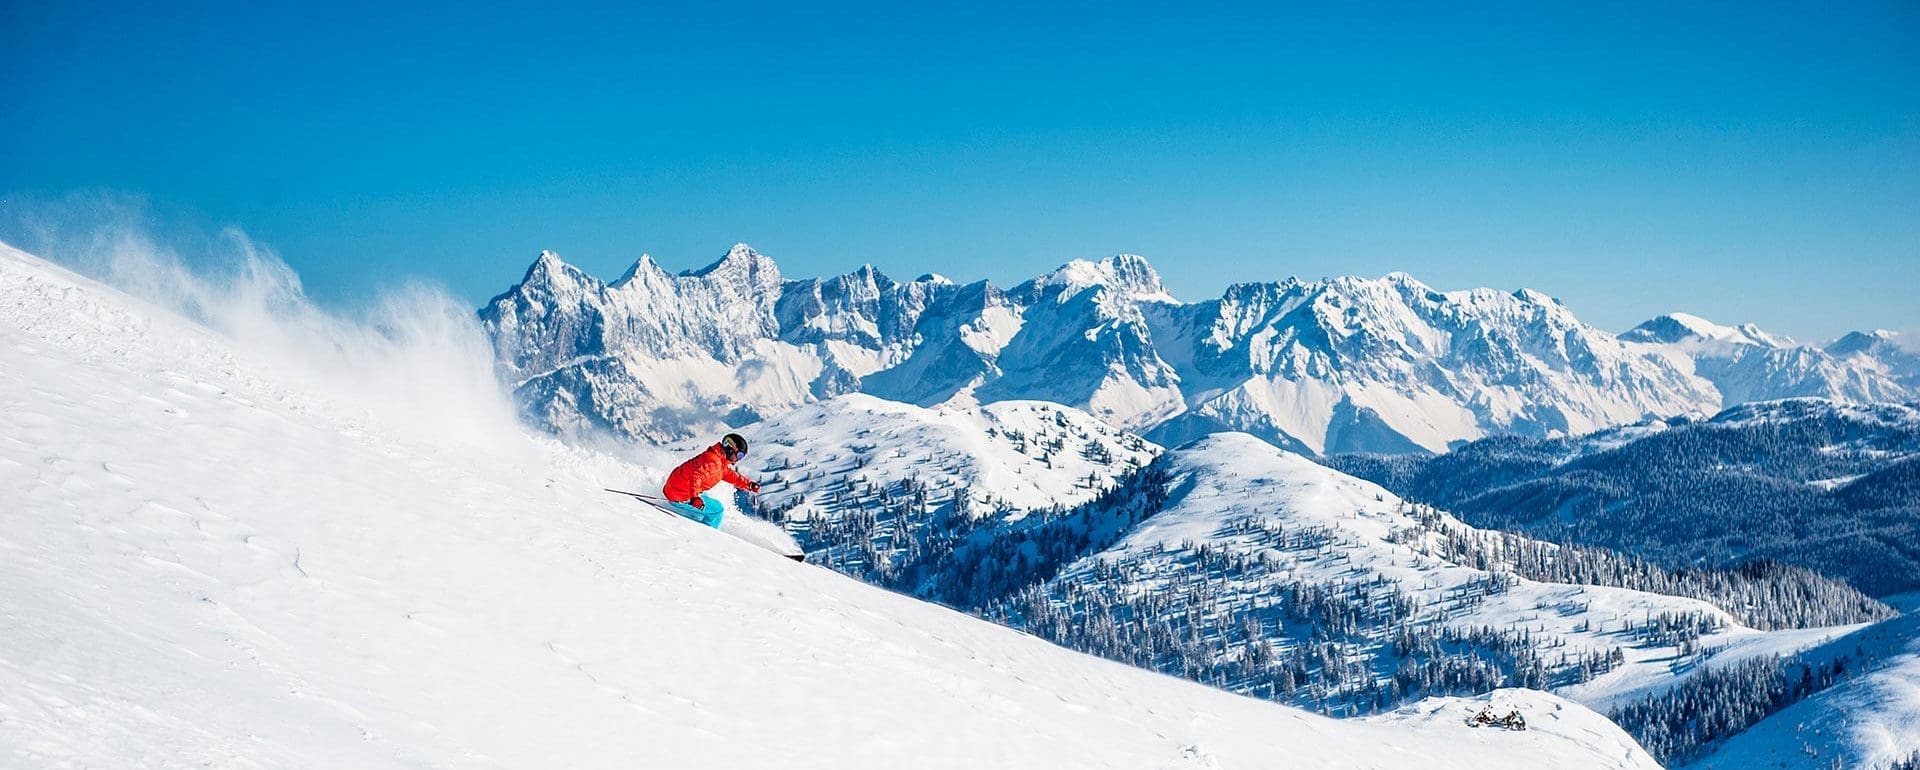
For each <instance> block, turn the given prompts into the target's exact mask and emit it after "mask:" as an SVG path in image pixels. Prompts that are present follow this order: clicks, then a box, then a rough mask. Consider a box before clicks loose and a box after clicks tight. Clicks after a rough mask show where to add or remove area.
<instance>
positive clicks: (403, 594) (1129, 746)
mask: <svg viewBox="0 0 1920 770" xmlns="http://www.w3.org/2000/svg"><path fill="white" fill-rule="evenodd" d="M252 320H253V321H254V322H255V323H254V325H253V327H252V328H253V329H254V330H255V331H258V330H259V326H260V325H261V324H263V323H271V322H272V319H271V318H255V319H252ZM283 331H288V332H289V334H287V335H281V336H275V335H268V337H267V338H263V339H264V340H265V341H266V342H267V343H268V344H266V345H263V346H254V345H242V344H238V343H236V342H235V339H234V338H233V337H232V336H230V335H229V334H228V333H225V332H220V331H214V330H211V329H208V328H206V327H203V326H200V325H197V324H195V323H192V322H189V321H186V320H185V319H183V318H181V317H178V316H176V315H174V314H172V313H169V312H167V311H165V310H162V309H160V308H158V307H156V306H154V305H152V304H149V303H146V302H141V301H137V300H134V299H132V298H130V297H128V296H126V295H123V294H121V293H119V292H116V291H114V290H111V289H108V288H106V287H103V286H101V285H99V284H97V283H94V282H92V281H89V280H87V279H84V278H81V277H79V276H76V275H74V274H72V273H70V272H67V271H65V270H62V269H60V268H57V267H54V266H52V265H49V264H47V263H45V262H42V261H40V260H38V259H35V258H33V257H30V256H28V255H25V254H22V253H19V252H17V251H14V250H12V249H10V248H6V247H4V246H0V403H5V404H6V405H7V406H6V408H5V409H0V490H4V492H5V494H4V497H5V499H6V500H7V503H6V504H5V506H4V507H0V520H4V523H5V525H6V526H4V527H0V552H4V553H5V554H6V558H4V559H0V588H3V589H4V590H0V615H3V616H5V617H6V618H8V622H6V623H3V624H0V715H4V718H3V719H0V764H4V765H6V766H9V767H15V766H17V767H58V766H97V767H176V766H178V767H184V766H218V767H271V768H304V767H363V768H384V767H396V768H397V767H427V766H431V767H581V768H587V767H631V766H634V765H635V764H636V763H641V764H649V765H651V764H659V765H663V766H677V767H739V768H754V767H782V768H803V767H832V768H845V767H901V766H913V767H929V768H934V767H955V768H958V767H983V766H990V767H1009V768H1014V767H1032V768H1058V767H1088V768H1109V767H1111V768H1131V767H1172V768H1188V767H1191V768H1206V767H1261V766H1273V765H1275V764H1276V763H1278V764H1283V765H1286V766H1302V767H1326V768H1385V767H1401V766H1406V765H1407V764H1408V763H1409V762H1411V761H1417V762H1418V763H1419V764H1420V766H1421V767H1425V768H1433V770H1443V769H1453V768H1458V769H1460V770H1491V769H1493V768H1506V767H1511V768H1590V767H1618V768H1633V769H1639V768H1652V767H1656V765H1655V763H1654V762H1653V761H1652V759H1651V758H1650V757H1649V756H1648V755H1647V754H1646V752H1644V751H1643V750H1641V749H1640V748H1639V747H1638V746H1637V745H1636V744H1635V742H1634V741H1633V739H1632V738H1630V737H1628V736H1627V735H1626V734H1624V733H1623V732H1622V731H1621V730H1620V729H1618V728H1617V727H1615V726H1613V725H1612V724H1610V723H1609V722H1608V721H1607V720H1606V719H1605V718H1604V717H1601V716H1600V715H1598V714H1596V713H1594V712H1593V711H1591V710H1589V709H1587V708H1584V707H1582V706H1579V705H1577V704H1574V703H1572V702H1569V701H1566V700H1564V699H1561V698H1558V697H1555V696H1552V695H1549V694H1546V693H1542V692H1536V691H1526V690H1502V691H1498V692H1494V693H1490V694H1488V695H1485V696H1478V697H1472V698H1442V699H1431V700H1426V701H1422V702H1420V703H1418V704H1414V705H1412V706H1410V707H1409V708H1407V709H1404V710H1400V711H1396V712H1393V713H1389V714H1384V715H1381V716H1379V717H1376V718H1372V719H1366V720H1334V719H1328V718H1325V717H1322V716H1319V715H1315V714H1312V713H1308V712H1304V711H1301V710H1297V709H1292V708H1288V707H1285V706H1281V705H1278V704H1272V703H1262V702H1259V701H1255V700H1251V699H1247V698H1241V697H1236V696H1232V695H1228V694H1226V693H1222V692H1219V691H1217V690H1213V689H1209V688H1206V687H1202V686H1199V685H1196V684H1192V683H1189V682H1182V681H1179V680H1177V679H1173V678H1169V677H1163V676H1158V675H1154V674H1150V673H1147V672H1143V671H1139V670H1137V669H1133V668H1130V667H1126V666H1121V665H1117V664H1113V663H1110V662H1106V661H1101V660H1098V659H1095V658H1093V657H1090V656H1085V655H1081V654H1078V653H1073V652H1070V651H1067V650H1063V649H1060V648H1058V647H1055V646H1053V645H1049V644H1046V643H1044V642H1041V641H1040V640H1037V639H1034V638H1033V637H1031V636H1028V635H1025V634H1020V633H1015V632H1013V631H1009V630H1007V629H1004V628H1000V627H997V626H994V625H992V624H989V623H985V622H982V621H979V620H976V619H973V618H969V617H966V616H964V615H961V614H958V613H954V612H951V611H948V610H945V609H942V608H939V607H934V606H931V605H929V604H926V603H923V602H918V601H915V600H912V599H910V598H907V597H904V596H901V595H899V594H896V593H892V592H888V591H883V590H879V589H875V588H873V587H870V586H866V585H863V584H861V583H858V582H856V581H852V580H848V579H846V578H844V577H842V576H840V575H837V574H834V573H832V572H829V571H826V570H821V569H817V568H814V567H810V566H804V565H795V564H792V563H791V562H788V561H786V560H784V559H781V558H779V557H777V556H774V555H771V554H768V553H766V552H765V551H763V550H761V549H759V548H757V547H754V546H751V545H748V544H746V543H742V542H739V541H738V540H734V539H732V538H729V537H727V536H725V535H724V534H717V533H714V532H712V531H710V530H707V529H704V528H702V527H699V526H697V525H694V524H692V523H690V522H686V521H683V520H679V519H676V518H673V517H669V516H664V515H657V514H655V513H651V512H647V511H646V510H645V509H637V507H636V506H634V505H632V504H631V502H632V501H630V500H626V499H624V498H619V497H615V496H611V495H607V494H605V493H603V492H601V491H600V487H602V486H613V485H621V486H626V485H638V486H645V485H649V484H657V483H658V481H659V479H660V477H661V474H662V472H663V470H664V468H665V462H666V456H665V455H663V454H661V453H659V452H657V451H656V450H640V453H639V454H640V457H639V459H640V462H639V463H638V464H635V463H633V462H629V461H626V460H621V459H617V458H614V457H611V456H608V455H605V454H600V453H596V452H591V451H586V450H580V449H573V448H569V447H566V446H562V445H560V444H558V443H557V442H553V441H550V440H544V439H540V438H534V437H529V436H526V435H524V434H522V433H519V432H517V431H514V430H511V429H503V430H498V431H496V430H495V429H496V428H503V426H508V425H509V424H508V423H504V422H502V423H497V424H496V423H494V422H491V421H487V420H485V419H483V418H486V417H492V416H494V415H493V413H492V412H491V411H487V410H484V409H480V408H478V407H479V406H480V405H481V404H480V402H479V401H476V402H474V403H466V404H461V405H460V406H463V407H473V408H468V409H453V410H446V411H441V410H439V409H438V408H437V406H436V404H437V402H436V401H435V400H434V399H436V398H437V399H441V400H444V399H446V398H447V397H448V396H449V392H448V391H446V390H444V389H441V390H438V391H435V392H432V393H423V394H417V395H419V396H420V397H421V398H422V399H424V400H419V401H413V400H409V399H412V398H413V395H407V394H398V393H396V390H395V389H393V388H386V387H381V388H356V387H355V385H356V384H357V383H359V382H364V381H365V380H366V379H367V378H374V379H376V380H377V381H380V382H385V380H384V379H380V378H382V377H383V376H384V375H385V374H388V373H389V372H385V371H383V370H382V369H381V368H380V367H381V366H391V367H394V368H395V371H394V372H392V373H395V374H402V375H404V377H405V378H415V379H417V378H419V377H420V376H422V375H425V374H430V373H433V372H430V371H428V370H426V369H425V368H423V367H427V366H429V365H430V362H429V361H428V360H426V359H424V358H423V357H422V356H419V355H391V356H389V355H385V354H386V353H407V352H412V353H416V354H417V353H418V352H419V351H418V350H412V351H407V350H392V349H386V348H380V346H381V345H384V344H385V343H381V342H378V341H379V340H384V339H386V336H385V335H386V334H387V333H389V332H390V331H391V329H385V330H377V329H346V330H345V331H344V333H341V334H337V335H336V334H325V333H323V334H322V336H321V337H319V338H312V337H305V336H302V335H306V334H309V333H311V332H313V331H314V327H312V326H310V325H301V326H299V328H297V329H287V330H283ZM299 340H306V341H308V342H311V343H314V344H312V345H310V346H309V345H302V344H293V343H296V342H298V341H299ZM369 341H373V342H369ZM365 344H373V345H375V346H376V348H380V349H377V350H375V351H374V352H376V353H380V355H373V356H368V357H351V358H352V360H351V363H352V365H351V366H347V367H345V368H344V369H340V370H339V371H338V372H337V373H339V374H342V375H345V376H343V377H340V378H332V377H327V376H322V375H323V374H324V372H323V371H321V370H323V369H326V368H327V367H326V366H319V367H315V366H307V365H303V364H304V363H310V362H307V361H306V357H307V356H314V357H320V358H325V357H328V356H335V355H338V354H340V353H341V352H342V351H343V350H344V351H347V352H351V349H352V348H354V347H355V346H359V345H365ZM375 362H381V363H375ZM435 371H437V370H435ZM487 380H488V377H487V374H486V372H485V370H484V367H483V368H482V369H481V373H480V380H477V381H487ZM396 399H397V401H396ZM481 412H485V413H484V414H481ZM396 414H399V415H410V416H412V417H414V418H415V419H414V420H405V419H392V416H393V415H396ZM505 415H506V412H505V411H504V410H502V411H501V416H505ZM978 419H979V420H980V421H981V422H982V423H983V425H982V427H981V430H982V431H983V432H984V429H985V427H989V426H992V425H994V424H995V422H996V417H995V416H982V417H979V418H978ZM997 419H998V422H999V423H1001V424H1004V423H1006V422H1008V421H1009V420H1011V419H1015V418H1010V417H1008V416H1007V415H1005V414H1003V413H1000V414H997ZM1019 419H1025V418H1019ZM1067 419H1068V420H1069V421H1071V420H1072V418H1070V417H1069V418H1067ZM436 420H444V421H445V422H444V423H442V422H436ZM476 422H478V423H483V424H482V425H478V426H476V424H475V423H476ZM1088 429H1089V430H1092V428H1091V427H1090V426H1089V428H1088ZM1089 446H1091V445H1089ZM1122 448H1124V447H1122ZM1004 459H1006V462H1007V463H1008V464H1010V465H1015V466H1017V465H1019V463H1018V462H1017V461H1015V460H1014V459H1012V458H1004ZM1488 703H1492V704H1495V705H1497V706H1498V707H1499V708H1501V709H1503V710H1504V709H1506V708H1518V709H1520V710H1521V711H1522V712H1523V713H1525V714H1526V715H1527V717H1528V718H1529V720H1530V722H1531V725H1530V728H1529V729H1528V730H1527V731H1525V732H1518V733H1516V732H1508V731H1502V730H1491V729H1472V728H1468V727H1466V726H1465V725H1464V724H1463V723H1462V718H1463V717H1464V716H1465V715H1467V714H1469V713H1472V711H1474V710H1476V709H1478V708H1480V707H1482V706H1483V705H1486V704H1488ZM1277 758H1284V759H1277Z"/></svg>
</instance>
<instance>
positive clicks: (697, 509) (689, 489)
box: [660, 433, 760, 529]
mask: <svg viewBox="0 0 1920 770" xmlns="http://www.w3.org/2000/svg"><path fill="white" fill-rule="evenodd" d="M746 456H747V440H746V439H744V438H741V437H740V434H738V433H729V434H727V435H726V437H725V438H722V439H720V443H718V444H714V445H713V446H710V447H707V449H706V451H704V452H701V453H700V454H697V455H694V456H693V459H690V460H688V461H686V462H684V463H681V464H680V467H678V468H675V469H673V472H672V473H669V474H667V483H666V484H665V485H663V486H662V487H661V488H660V496H661V497H664V498H666V499H667V503H668V504H669V505H670V506H671V507H672V508H673V509H674V512H676V513H678V514H680V515H682V516H685V517H687V518H689V519H693V520H694V521H697V522H700V523H702V524H705V525H707V526H709V527H713V528H714V529H719V528H720V516H721V515H722V514H725V513H726V512H727V508H726V506H724V505H721V504H720V501H719V500H715V499H713V497H712V496H711V495H708V494H707V493H706V492H707V490H709V489H712V488H713V487H714V485H715V484H719V483H720V482H722V481H725V482H727V483H728V484H732V485H733V486H734V487H736V488H738V489H744V490H746V491H747V492H749V493H752V492H758V491H760V485H759V484H756V483H754V482H753V481H752V480H751V479H748V478H747V477H745V476H742V475H740V474H739V473H736V472H734V470H733V464H734V463H737V462H739V461H740V458H742V457H746Z"/></svg>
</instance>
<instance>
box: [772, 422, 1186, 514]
mask: <svg viewBox="0 0 1920 770" xmlns="http://www.w3.org/2000/svg"><path fill="white" fill-rule="evenodd" d="M751 433H752V434H753V440H754V445H753V451H752V453H751V454H750V455H749V457H748V459H747V460H746V461H745V462H744V463H743V467H744V466H748V465H751V466H753V467H754V468H756V469H759V470H758V471H757V472H758V473H760V474H762V475H761V476H760V479H761V480H763V481H764V483H765V487H764V489H763V490H762V492H761V494H760V500H761V502H763V503H766V504H768V505H771V506H784V505H788V504H792V505H793V506H794V507H793V509H792V512H791V513H790V514H789V515H790V516H792V517H793V518H796V519H805V518H808V517H811V516H816V515H822V514H827V513H830V512H832V511H834V510H835V509H837V507H838V506H837V505H836V503H835V502H834V498H833V495H834V492H835V490H836V489H837V488H838V487H839V486H840V485H842V484H844V483H845V482H846V481H848V480H852V481H860V482H862V483H873V484H877V485H881V486H884V485H885V484H886V483H887V482H889V481H895V480H901V479H908V478H912V479H915V480H916V481H918V482H919V483H921V484H924V485H926V486H927V487H928V490H929V492H928V494H929V495H930V496H932V497H935V498H938V499H941V500H946V499H950V498H952V497H953V495H954V494H955V493H962V492H963V493H965V494H967V495H969V496H970V497H972V498H973V499H974V500H975V502H976V503H978V504H979V507H980V510H983V511H985V510H992V509H993V508H994V507H996V506H998V507H1004V508H1006V509H1007V510H1008V511H1009V517H1010V518H1013V519H1018V518H1020V517H1022V516H1024V515H1026V514H1027V513H1028V512H1031V511H1033V510H1035V509H1039V508H1046V507H1049V506H1053V505H1060V506H1063V507H1071V506H1074V505H1079V504H1081V503H1084V502H1087V501H1088V500H1091V499H1093V498H1094V497H1095V496H1097V495H1098V494H1099V493H1100V492H1102V491H1104V490H1106V489H1107V488H1108V487H1111V486H1113V484H1114V483H1115V481H1117V479H1118V477H1119V476H1121V475H1124V474H1125V473H1126V472H1128V471H1130V470H1133V469H1135V468H1138V467H1140V466H1143V465H1146V464H1147V463H1149V462H1151V461H1152V460H1153V458H1154V457H1155V456H1157V455H1158V454H1159V453H1160V447H1158V446H1155V445H1154V444H1152V443H1150V442H1147V441H1144V440H1141V439H1140V438H1139V437H1137V436H1134V435H1132V434H1129V433H1125V432H1123V431H1121V430H1119V429H1118V428H1114V427H1112V426H1109V425H1107V424H1106V423H1104V422H1101V421H1099V420H1097V419H1094V418H1093V416H1091V415H1089V414H1087V413H1085V412H1082V411H1080V410H1078V409H1074V408H1073V407H1068V406H1061V405H1059V404H1052V403H1048V402H1045V401H1001V402H997V403H992V404H986V405H984V406H975V407H958V406H941V407H935V408H927V407H920V406H914V405H913V404H903V403H900V402H898V401H887V400H885V399H880V398H875V397H873V396H869V395H866V394H864V393H849V394H846V395H842V396H835V397H834V398H831V399H827V400H825V401H821V402H819V403H815V404H809V405H807V406H803V407H800V408H798V409H795V410H793V411H790V412H787V413H786V414H783V415H781V416H779V417H776V418H774V419H771V420H767V421H765V422H762V423H757V424H755V425H754V426H753V427H752V429H751ZM1053 442H1057V446H1052V444H1053ZM1090 455H1092V456H1090ZM1096 457H1099V458H1105V459H1098V460H1097V459H1094V458H1096Z"/></svg>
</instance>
